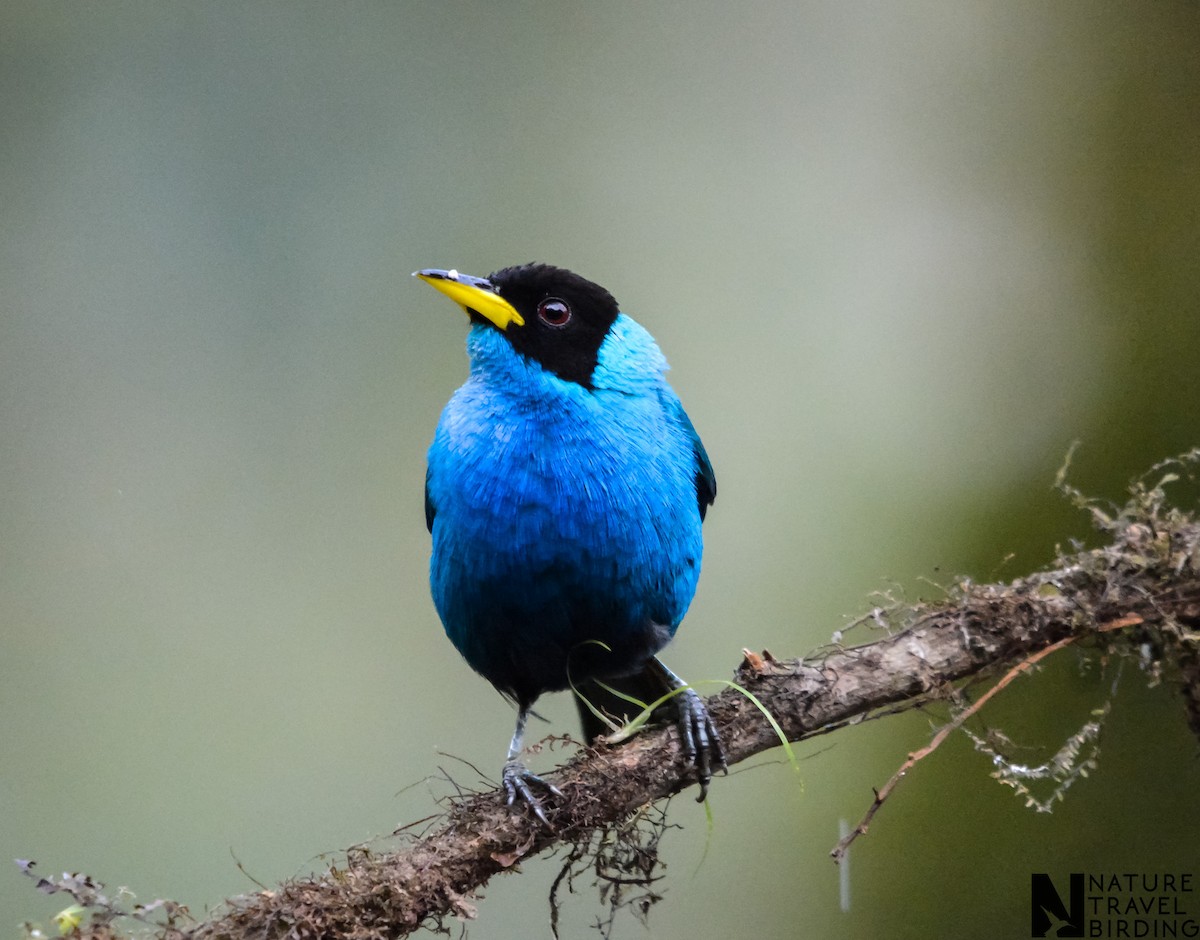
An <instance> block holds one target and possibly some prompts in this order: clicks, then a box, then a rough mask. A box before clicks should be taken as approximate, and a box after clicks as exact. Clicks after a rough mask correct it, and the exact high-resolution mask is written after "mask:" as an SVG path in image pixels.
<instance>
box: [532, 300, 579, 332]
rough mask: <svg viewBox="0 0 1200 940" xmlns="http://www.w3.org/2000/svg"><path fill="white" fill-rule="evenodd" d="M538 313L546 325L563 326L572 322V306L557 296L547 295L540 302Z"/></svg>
mask: <svg viewBox="0 0 1200 940" xmlns="http://www.w3.org/2000/svg"><path fill="white" fill-rule="evenodd" d="M537 315H538V319H539V320H541V321H542V322H543V323H545V324H546V326H554V327H563V326H566V325H567V324H568V323H570V322H571V308H570V307H569V306H568V305H567V302H566V301H565V300H559V299H558V298H557V297H547V298H546V299H545V300H543V301H542V302H541V303H540V304H538V308H537Z"/></svg>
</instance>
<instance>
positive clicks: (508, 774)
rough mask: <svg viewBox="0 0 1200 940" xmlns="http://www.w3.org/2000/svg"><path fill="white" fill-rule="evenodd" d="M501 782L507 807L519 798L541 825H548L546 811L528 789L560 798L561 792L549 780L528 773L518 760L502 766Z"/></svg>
mask: <svg viewBox="0 0 1200 940" xmlns="http://www.w3.org/2000/svg"><path fill="white" fill-rule="evenodd" d="M501 780H502V781H503V782H504V790H505V792H506V793H507V794H508V805H509V806H512V805H513V803H515V802H516V801H517V798H518V797H520V799H521V801H522V802H523V803H525V804H527V805H528V806H529V808H530V809H531V810H533V815H534V816H536V817H537V818H538V819H540V820H541V821H542V824H543V825H545V826H549V825H550V820H548V819H547V818H546V811H545V810H544V809H543V808H542V801H541V800H540V799H539V798H538V797H537V796H535V795H534V793H533V790H532V789H530V787H531V786H538V787H541V788H542V789H543V790H545V791H546V792H547V793H550V794H552V795H553V796H562V795H563V792H562V790H560V789H559V788H558V787H556V786H555V785H554V784H552V783H551V782H550V781H549V780H543V779H542V778H541V777H539V776H538V775H537V774H533V773H530V772H529V771H528V770H526V769H525V765H524V764H522V763H521V762H520V761H519V760H510V761H507V762H506V763H505V764H504V774H503V776H502V777H501Z"/></svg>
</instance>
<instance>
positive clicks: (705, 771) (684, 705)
mask: <svg viewBox="0 0 1200 940" xmlns="http://www.w3.org/2000/svg"><path fill="white" fill-rule="evenodd" d="M646 668H647V670H648V671H651V672H653V673H654V674H655V675H656V676H657V677H658V678H659V679H661V680H662V682H663V684H664V685H665V686H666V687H667V688H669V689H683V691H682V692H680V693H679V694H678V695H676V696H675V702H676V703H677V704H676V709H677V712H676V724H677V727H678V728H679V743H680V746H681V747H682V748H683V756H684V759H685V760H687V761H688V762H689V763H692V764H695V766H696V777H697V779H699V781H700V795H699V796H698V797H696V802H697V803H703V802H704V799H705V797H707V796H708V781H709V780H711V779H712V772H713V771H714V770H720V771H721V772H722V773H729V769H728V768H727V767H726V766H725V749H724V748H723V747H722V746H721V736H720V735H719V734H718V733H717V727H716V725H714V724H713V721H712V718H711V717H710V716H709V714H708V709H707V708H705V707H704V700H703V699H701V698H700V696H699V695H697V694H696V692H695V690H694V689H690V688H687V683H686V682H684V681H683V680H682V679H680V678H679V676H677V675H675V673H673V672H671V670H670V669H668V668H667V667H666V666H664V665H663V664H662V663H661V662H659V661H658V659H656V658H654V657H651V659H650V661H649V662H648V663H647V664H646Z"/></svg>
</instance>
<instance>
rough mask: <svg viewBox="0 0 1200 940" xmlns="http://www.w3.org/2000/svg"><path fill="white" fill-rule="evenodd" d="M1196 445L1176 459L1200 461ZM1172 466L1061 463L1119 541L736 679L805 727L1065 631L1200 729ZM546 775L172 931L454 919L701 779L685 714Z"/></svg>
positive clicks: (1188, 549) (730, 720)
mask: <svg viewBox="0 0 1200 940" xmlns="http://www.w3.org/2000/svg"><path fill="white" fill-rule="evenodd" d="M1198 456H1200V455H1198V454H1196V453H1193V454H1190V455H1187V456H1186V457H1185V458H1182V459H1181V462H1179V466H1182V467H1184V468H1185V469H1190V468H1191V467H1192V466H1193V465H1194V464H1196V463H1197V462H1198V459H1197V458H1198ZM1164 466H1165V465H1164ZM1155 469H1156V470H1158V471H1160V470H1162V469H1163V466H1160V467H1158V468H1155ZM1174 479H1175V477H1174V476H1173V475H1172V474H1169V473H1168V474H1165V475H1162V477H1161V479H1160V480H1158V481H1157V482H1156V483H1155V484H1154V485H1152V486H1151V485H1146V484H1143V483H1138V484H1135V485H1134V488H1133V490H1132V492H1133V499H1131V501H1130V502H1129V503H1128V504H1127V505H1126V506H1125V507H1123V508H1122V509H1119V510H1115V511H1104V510H1103V509H1101V508H1100V507H1098V506H1097V505H1096V504H1094V503H1092V502H1090V501H1088V500H1085V499H1084V498H1083V497H1082V496H1080V495H1079V494H1078V493H1077V492H1075V491H1074V490H1072V489H1071V488H1070V487H1068V486H1066V485H1065V484H1063V483H1061V480H1060V485H1061V486H1062V488H1063V490H1064V492H1066V493H1067V495H1068V496H1070V497H1071V498H1072V499H1074V500H1075V501H1076V502H1077V503H1078V504H1079V505H1080V506H1081V507H1083V508H1086V509H1088V510H1089V511H1090V512H1092V514H1093V517H1094V518H1095V521H1096V522H1097V524H1098V526H1099V527H1100V528H1101V529H1102V530H1103V531H1104V532H1105V534H1106V535H1107V537H1108V542H1107V544H1106V545H1104V546H1103V547H1101V548H1097V549H1094V550H1091V551H1086V552H1078V553H1076V554H1074V555H1071V556H1069V557H1063V558H1060V559H1059V561H1058V563H1057V564H1056V565H1055V566H1053V567H1051V568H1049V569H1047V570H1044V571H1040V572H1037V573H1035V574H1031V575H1029V576H1027V577H1024V578H1021V579H1018V580H1016V581H1013V582H1011V583H1007V584H972V583H969V582H964V583H961V584H959V585H957V586H956V587H955V588H954V589H953V590H952V591H951V594H950V596H949V597H948V598H947V599H946V600H944V601H941V602H939V603H933V604H924V605H918V606H913V607H906V608H899V607H896V608H890V609H886V610H884V609H880V610H876V611H874V612H873V615H872V616H871V617H870V618H868V619H867V620H866V621H864V622H867V623H873V624H874V625H875V626H876V627H878V628H879V630H880V632H881V633H883V634H884V635H883V636H881V638H879V639H877V640H875V641H874V642H870V643H866V644H863V645H860V646H856V647H853V648H846V647H843V646H841V645H835V646H832V647H829V648H826V649H823V650H820V651H818V652H816V653H813V654H810V655H809V656H807V657H805V658H803V659H796V660H788V661H779V660H776V659H774V658H772V657H771V656H770V655H769V654H763V655H756V654H747V655H746V657H745V659H744V660H743V662H742V663H741V665H740V666H739V667H738V669H737V674H736V681H737V682H738V683H739V684H740V685H741V686H743V687H744V688H745V689H746V690H748V691H749V692H751V693H753V695H754V697H756V698H757V699H758V700H759V702H761V703H762V704H763V705H765V706H766V708H767V709H768V710H769V711H770V713H771V714H772V715H773V716H774V718H775V720H776V721H777V722H778V725H779V726H780V727H781V728H782V729H783V732H784V734H785V735H786V737H787V738H788V739H789V740H791V741H800V740H804V739H805V738H810V737H814V736H816V735H820V734H828V733H830V732H832V731H835V730H837V729H839V728H842V727H844V726H846V725H848V724H852V723H856V722H858V721H861V720H863V719H866V718H870V717H878V716H881V715H884V714H891V713H895V712H899V711H902V710H906V709H910V708H914V707H917V706H919V705H921V704H923V703H926V702H929V701H930V700H933V699H939V698H953V699H954V700H955V701H956V702H959V703H962V702H963V701H964V699H963V694H964V689H963V688H962V685H963V683H964V680H975V679H982V678H987V677H991V676H995V675H997V674H998V673H1000V672H1001V671H1003V670H1008V669H1011V668H1012V667H1013V666H1014V665H1015V664H1020V663H1023V662H1025V661H1026V660H1030V659H1031V658H1040V656H1042V655H1049V654H1050V652H1052V651H1051V650H1050V647H1052V646H1055V645H1060V646H1061V645H1067V644H1075V645H1080V644H1093V645H1103V646H1104V647H1106V648H1109V647H1114V646H1116V647H1117V648H1119V649H1121V650H1124V651H1137V655H1139V656H1141V657H1143V659H1144V660H1145V661H1146V662H1147V664H1149V665H1150V666H1151V667H1152V668H1160V667H1162V666H1167V667H1168V668H1169V669H1171V670H1172V675H1174V676H1178V677H1179V678H1180V679H1182V687H1183V690H1184V695H1185V707H1186V709H1187V713H1188V717H1189V721H1190V723H1191V725H1192V728H1193V730H1195V731H1196V732H1197V734H1198V735H1200V643H1198V638H1200V634H1198V633H1197V628H1198V627H1200V525H1198V524H1197V523H1196V522H1195V521H1194V520H1193V518H1192V517H1191V516H1190V515H1188V514H1185V513H1183V512H1180V511H1178V510H1175V509H1172V508H1170V507H1169V506H1168V505H1167V503H1166V501H1165V498H1164V496H1163V486H1164V485H1165V484H1166V483H1169V482H1172V481H1173V480H1174ZM1147 650H1149V651H1150V652H1149V653H1147V652H1146V651H1147ZM1010 678H1011V676H1006V677H1005V679H1004V682H1007V681H1008V679H1010ZM967 691H969V690H967ZM1009 694H1011V693H1009ZM979 704H982V702H981V703H979ZM708 706H709V709H710V711H711V713H712V715H713V717H714V719H715V721H716V722H717V725H718V727H719V729H720V733H721V735H722V738H723V740H724V742H725V746H726V753H727V758H728V762H729V764H730V765H731V766H732V765H733V764H736V763H738V762H740V761H743V760H745V759H746V758H748V757H751V756H753V755H754V754H758V753H760V752H762V751H765V750H768V749H770V748H773V747H776V746H778V744H779V739H778V737H777V735H776V732H775V730H773V729H772V727H771V725H770V724H769V722H768V721H767V720H766V719H765V718H764V716H763V714H762V713H761V712H760V711H759V709H758V708H757V707H756V705H755V704H754V703H752V702H751V701H750V699H749V698H748V697H747V696H746V695H744V694H741V693H739V692H738V691H737V690H733V689H727V690H725V691H723V692H721V693H720V694H718V695H715V696H713V697H712V698H711V699H709V700H708ZM935 743H936V742H935ZM912 759H919V756H918V755H914V756H913V757H911V758H910V760H912ZM549 779H551V780H553V782H554V783H555V784H556V785H557V786H558V787H559V788H560V789H561V790H562V791H563V794H564V796H563V798H562V799H558V800H556V801H555V802H554V803H553V804H549V805H548V806H547V811H548V814H549V818H550V822H551V828H546V827H544V826H542V825H540V824H538V823H537V822H536V821H535V820H534V819H533V818H532V816H531V815H530V814H528V813H524V812H513V811H511V810H510V809H509V808H508V807H507V806H506V805H505V803H504V799H503V793H502V792H501V791H496V792H490V793H482V794H478V795H474V796H469V797H464V798H461V799H459V800H456V801H455V802H454V804H453V805H452V807H451V808H450V810H449V811H448V812H447V813H446V814H445V815H444V816H443V817H441V818H440V819H439V820H438V821H437V822H436V823H435V824H434V826H433V828H432V830H431V831H428V832H427V833H426V834H424V835H422V836H420V837H415V836H414V837H411V838H410V840H409V843H408V844H407V845H405V846H404V847H403V848H401V849H399V850H396V851H389V852H380V853H374V852H367V851H363V850H359V851H355V852H351V853H348V856H347V859H346V860H345V862H344V863H342V864H339V865H337V866H334V867H332V868H330V869H329V870H327V871H325V872H324V873H322V874H319V875H315V876H312V877H308V878H303V879H299V880H296V881H291V882H288V883H285V884H282V885H280V886H279V887H277V888H275V889H272V890H264V891H261V892H258V893H255V894H251V895H247V896H245V897H241V898H237V899H234V900H232V901H230V902H229V903H228V904H227V905H226V906H225V907H224V908H223V909H222V910H220V911H218V912H217V913H216V914H215V915H214V916H212V917H211V918H210V919H208V920H206V921H204V922H201V923H193V924H185V923H183V922H182V921H181V919H180V918H179V917H175V916H172V917H171V919H170V920H169V922H168V923H167V924H166V925H163V926H161V928H160V932H161V933H162V934H163V935H164V936H166V937H168V938H170V940H283V938H285V937H287V938H296V937H299V938H306V937H313V938H318V937H320V938H330V940H333V938H355V940H372V938H395V937H400V936H403V935H406V934H408V933H410V932H411V931H413V930H415V929H417V928H418V927H421V926H440V925H441V924H442V923H443V921H444V919H445V918H447V917H448V916H449V917H463V918H469V917H472V916H474V913H475V910H474V907H473V904H472V900H471V899H472V896H473V895H474V893H475V892H476V890H477V889H479V888H480V887H481V886H482V885H484V884H485V883H486V882H487V881H488V880H489V879H490V878H491V877H492V876H493V875H496V874H499V873H500V872H504V871H513V870H515V865H516V863H517V862H518V861H519V860H521V859H523V858H529V857H532V856H534V855H537V854H538V853H541V852H543V851H546V850H548V849H551V848H554V847H556V846H569V847H571V850H572V851H571V853H569V857H570V858H574V859H578V858H579V857H580V855H579V852H580V847H581V846H585V845H587V844H588V843H589V840H591V839H592V838H593V837H594V836H595V835H596V834H597V833H611V832H618V831H620V830H621V828H622V827H623V826H628V824H629V821H630V820H631V819H633V820H636V819H638V818H644V814H645V808H646V807H647V805H648V804H652V803H653V802H654V801H658V800H662V799H663V798H664V797H668V796H670V795H672V794H675V793H678V792H680V791H681V790H683V789H685V788H687V787H689V786H691V785H693V784H694V782H695V781H694V777H693V775H692V773H691V771H690V770H685V764H684V762H683V761H682V760H681V759H680V754H679V749H678V746H677V737H676V733H675V731H674V730H673V729H660V730H652V731H648V732H645V733H643V734H640V735H638V736H637V737H635V738H634V739H633V740H631V741H629V742H628V743H625V744H623V745H621V746H619V747H606V748H600V749H585V750H582V751H581V752H580V753H579V754H578V755H577V756H576V757H575V758H574V759H572V760H571V761H569V762H568V763H567V764H566V765H564V766H563V767H561V768H559V769H558V770H557V771H555V772H554V773H552V774H550V775H549ZM728 785H733V784H728ZM865 790H866V784H865V783H864V791H865ZM885 795H886V794H882V793H881V794H880V800H881V799H882V798H883V797H884V796H885ZM877 808H878V804H877V805H875V806H873V807H872V812H873V811H874V809H877ZM868 818H869V817H868ZM47 885H49V888H47V887H46V886H47ZM43 888H44V889H47V890H53V889H54V883H53V882H46V883H44V884H43ZM60 890H66V891H70V890H71V889H70V888H69V887H63V888H61V889H60ZM77 900H78V898H77ZM81 903H82V901H81ZM93 911H94V914H93V919H92V921H91V922H90V923H89V924H84V925H83V926H82V928H81V933H82V935H83V936H85V937H95V938H104V940H108V938H112V937H115V936H116V935H117V934H116V932H115V925H116V917H115V916H114V915H115V913H116V912H115V908H112V907H111V906H110V908H109V909H107V910H105V909H98V908H93Z"/></svg>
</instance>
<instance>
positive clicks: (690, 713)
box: [676, 689, 729, 803]
mask: <svg viewBox="0 0 1200 940" xmlns="http://www.w3.org/2000/svg"><path fill="white" fill-rule="evenodd" d="M676 701H677V702H678V703H679V705H678V708H679V714H678V718H677V726H678V728H679V742H680V746H681V747H682V748H683V757H684V759H685V760H686V761H687V762H688V763H689V764H694V765H695V767H696V777H697V779H699V781H700V795H699V796H698V797H696V802H697V803H703V802H704V800H705V798H706V797H707V796H708V782H709V781H710V780H711V779H712V775H713V771H714V770H719V771H721V772H722V773H726V774H727V773H729V768H727V767H726V766H725V749H724V748H723V747H722V746H721V736H720V735H719V734H717V727H716V725H714V724H713V721H712V718H711V717H710V716H709V714H708V709H707V708H705V707H704V700H703V699H701V698H700V696H699V695H697V694H696V693H695V692H694V691H693V690H692V689H684V690H683V691H682V692H680V693H679V695H677V696H676Z"/></svg>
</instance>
